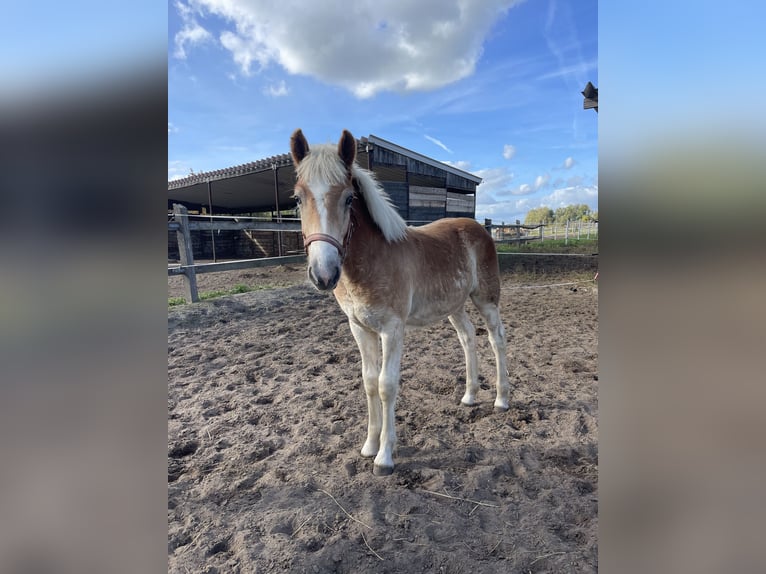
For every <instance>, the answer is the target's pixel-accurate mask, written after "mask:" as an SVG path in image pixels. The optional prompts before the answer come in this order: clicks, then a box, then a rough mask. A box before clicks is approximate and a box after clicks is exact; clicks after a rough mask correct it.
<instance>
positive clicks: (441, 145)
mask: <svg viewBox="0 0 766 574" xmlns="http://www.w3.org/2000/svg"><path fill="white" fill-rule="evenodd" d="M423 137H424V138H426V139H427V140H428V141H430V142H432V143H434V144H436V145H438V146H439V147H440V148H442V149H443V150H444V151H446V152H449V153H452V150H451V149H450V148H448V147H447V146H446V145H444V144H443V143H442V142H440V141H439V140H437V139H436V138H432V137H431V136H425V135H424V136H423Z"/></svg>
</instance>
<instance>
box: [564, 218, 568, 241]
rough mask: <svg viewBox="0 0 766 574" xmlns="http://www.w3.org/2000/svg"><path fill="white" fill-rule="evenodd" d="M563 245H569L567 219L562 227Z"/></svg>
mask: <svg viewBox="0 0 766 574" xmlns="http://www.w3.org/2000/svg"><path fill="white" fill-rule="evenodd" d="M564 245H569V220H568V219H567V226H566V227H565V228H564Z"/></svg>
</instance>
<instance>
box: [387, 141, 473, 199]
mask: <svg viewBox="0 0 766 574" xmlns="http://www.w3.org/2000/svg"><path fill="white" fill-rule="evenodd" d="M372 159H373V164H374V165H375V166H377V165H378V164H385V165H399V166H406V168H407V171H408V172H409V180H410V183H414V184H415V185H433V183H428V182H429V181H430V182H433V181H434V180H429V179H428V178H429V177H430V178H436V179H438V180H439V181H440V182H442V183H440V184H439V185H440V186H441V187H451V188H455V189H461V190H466V191H471V192H473V191H476V184H475V183H474V182H473V181H471V180H470V179H466V178H464V177H460V176H459V175H457V174H454V173H452V172H448V171H446V170H443V169H440V168H438V167H436V166H433V165H430V164H427V163H423V162H422V161H418V160H416V159H413V158H411V157H408V156H406V155H402V154H400V153H397V152H395V151H392V150H389V149H386V148H383V147H381V146H375V147H374V148H373V153H372ZM376 171H377V170H376ZM416 175H420V176H424V177H425V179H423V180H422V181H413V176H416Z"/></svg>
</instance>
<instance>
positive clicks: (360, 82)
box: [168, 0, 598, 221]
mask: <svg viewBox="0 0 766 574" xmlns="http://www.w3.org/2000/svg"><path fill="white" fill-rule="evenodd" d="M465 4H468V2H467V1H466V0H424V1H420V2H412V1H411V0H359V1H357V2H354V3H349V2H340V1H336V0H327V1H324V2H306V1H305V0H283V1H282V2H280V3H279V4H278V6H279V8H278V9H277V8H276V6H277V5H275V4H274V3H273V2H272V1H271V0H173V1H172V2H170V3H169V5H168V6H169V7H168V10H169V12H168V179H174V178H177V177H183V176H186V175H188V174H189V173H190V170H193V171H194V172H200V171H207V170H212V169H220V168H223V167H228V166H232V165H237V164H241V163H246V162H249V161H253V160H256V159H261V158H264V157H267V156H270V155H275V154H280V153H285V152H287V151H288V140H289V137H290V134H291V133H292V131H293V130H294V129H295V128H298V127H300V128H302V129H303V131H304V133H305V134H306V136H307V138H308V140H309V142H310V143H311V142H315V143H327V142H335V141H337V139H338V137H339V135H340V132H341V130H342V129H349V130H350V131H351V132H352V133H353V134H354V135H355V136H357V137H361V136H367V135H370V134H374V135H376V136H379V137H382V138H384V139H387V140H389V141H392V142H394V143H396V144H398V145H401V146H403V147H406V148H409V149H411V150H414V151H417V152H419V153H422V154H425V155H428V156H430V157H433V158H435V159H437V160H440V161H445V162H448V163H451V164H452V165H455V166H456V167H459V168H461V169H465V170H467V171H469V172H471V173H474V174H476V175H478V176H480V177H482V178H483V180H484V181H483V183H482V184H481V185H480V186H479V188H478V190H477V205H476V217H477V219H480V220H482V219H483V218H485V217H491V218H492V219H493V220H496V221H500V220H504V221H513V220H515V219H521V220H523V219H524V216H525V214H526V212H527V211H528V210H529V209H531V208H534V207H539V206H541V205H547V206H549V207H551V208H553V209H555V208H557V207H559V206H562V205H569V204H573V203H586V204H588V205H589V206H590V207H591V209H593V210H597V209H598V115H597V114H596V113H595V112H594V111H592V110H587V111H586V110H583V108H582V96H581V94H580V91H581V90H582V89H583V87H584V86H585V84H586V83H587V82H588V81H591V82H593V83H594V84H595V85H596V86H597V87H598V44H597V42H598V30H597V22H598V14H597V2H596V1H595V0H586V1H582V2H559V1H556V0H548V1H541V0H528V1H521V2H518V1H509V0H474V1H473V2H470V9H466V10H463V9H462V8H461V6H462V5H465ZM352 6H353V9H352V8H351V7H352Z"/></svg>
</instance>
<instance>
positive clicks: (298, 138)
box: [290, 128, 309, 166]
mask: <svg viewBox="0 0 766 574" xmlns="http://www.w3.org/2000/svg"><path fill="white" fill-rule="evenodd" d="M308 153H309V142H307V141H306V136H304V135H303V132H302V131H301V129H300V128H298V129H297V130H295V131H294V132H293V135H292V137H290V154H291V155H292V156H293V163H294V164H295V165H296V166H297V165H298V164H299V163H301V161H303V158H304V157H306V155H307V154H308Z"/></svg>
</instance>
